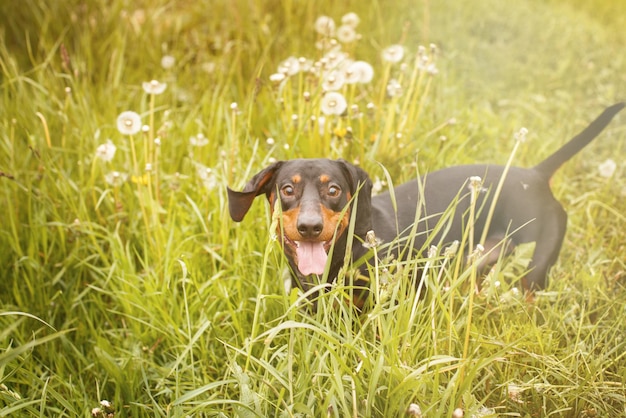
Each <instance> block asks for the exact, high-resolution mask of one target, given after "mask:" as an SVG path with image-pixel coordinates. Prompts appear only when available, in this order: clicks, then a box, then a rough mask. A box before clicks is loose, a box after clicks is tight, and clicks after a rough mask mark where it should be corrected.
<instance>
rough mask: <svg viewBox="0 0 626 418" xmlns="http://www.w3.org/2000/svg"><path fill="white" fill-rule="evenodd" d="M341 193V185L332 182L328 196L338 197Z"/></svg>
mask: <svg viewBox="0 0 626 418" xmlns="http://www.w3.org/2000/svg"><path fill="white" fill-rule="evenodd" d="M340 194H341V189H340V188H339V186H336V185H334V184H331V185H330V187H329V188H328V196H330V197H337V196H339V195H340Z"/></svg>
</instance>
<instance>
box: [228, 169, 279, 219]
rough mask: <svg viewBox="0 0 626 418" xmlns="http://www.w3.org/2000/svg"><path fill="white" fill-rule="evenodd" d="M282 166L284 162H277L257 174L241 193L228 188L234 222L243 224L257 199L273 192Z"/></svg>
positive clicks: (230, 210)
mask: <svg viewBox="0 0 626 418" xmlns="http://www.w3.org/2000/svg"><path fill="white" fill-rule="evenodd" d="M282 164H283V162H282V161H277V162H275V163H273V164H272V165H270V166H269V167H267V168H264V169H263V170H261V171H260V172H259V173H257V174H255V176H254V177H252V179H250V181H249V182H248V183H247V184H246V186H245V187H244V188H243V190H242V191H241V192H237V191H235V190H232V189H231V188H230V187H227V189H228V211H229V212H230V217H231V218H232V219H233V221H235V222H241V220H242V219H243V217H244V216H246V213H248V210H250V206H252V202H253V201H254V198H255V197H257V196H258V195H260V194H263V193H269V192H271V188H272V187H273V186H274V181H273V179H274V174H276V171H278V169H279V168H280V166H281V165H282Z"/></svg>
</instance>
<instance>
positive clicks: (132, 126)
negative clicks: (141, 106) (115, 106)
mask: <svg viewBox="0 0 626 418" xmlns="http://www.w3.org/2000/svg"><path fill="white" fill-rule="evenodd" d="M117 130H118V131H120V133H121V134H122V135H135V134H136V133H138V132H139V131H140V130H141V117H140V116H139V114H138V113H136V112H133V111H131V110H127V111H125V112H122V113H120V114H119V116H118V117H117Z"/></svg>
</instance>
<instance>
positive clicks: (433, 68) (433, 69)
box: [426, 62, 439, 75]
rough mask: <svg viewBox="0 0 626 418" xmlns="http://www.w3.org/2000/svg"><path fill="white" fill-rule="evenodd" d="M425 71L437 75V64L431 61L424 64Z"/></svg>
mask: <svg viewBox="0 0 626 418" xmlns="http://www.w3.org/2000/svg"><path fill="white" fill-rule="evenodd" d="M426 72H427V73H428V74H430V75H437V74H438V73H439V70H438V69H437V66H436V65H435V64H434V63H432V62H431V63H430V64H428V65H427V66H426Z"/></svg>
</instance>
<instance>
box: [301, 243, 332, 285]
mask: <svg viewBox="0 0 626 418" xmlns="http://www.w3.org/2000/svg"><path fill="white" fill-rule="evenodd" d="M296 254H297V255H298V270H300V273H302V274H304V275H305V276H308V275H309V274H323V273H324V267H325V266H326V260H327V259H328V254H326V251H324V243H323V242H306V241H300V242H299V245H298V248H297V249H296Z"/></svg>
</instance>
